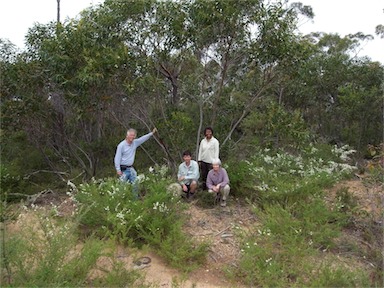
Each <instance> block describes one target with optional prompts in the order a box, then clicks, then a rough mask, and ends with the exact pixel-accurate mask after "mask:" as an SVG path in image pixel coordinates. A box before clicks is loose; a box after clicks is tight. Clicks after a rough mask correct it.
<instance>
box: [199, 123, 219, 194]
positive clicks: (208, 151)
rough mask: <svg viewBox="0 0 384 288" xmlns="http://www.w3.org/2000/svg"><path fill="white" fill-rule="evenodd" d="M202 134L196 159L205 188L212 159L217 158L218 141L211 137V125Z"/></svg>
mask: <svg viewBox="0 0 384 288" xmlns="http://www.w3.org/2000/svg"><path fill="white" fill-rule="evenodd" d="M204 136H205V137H204V139H202V140H201V142H200V147H199V155H198V157H197V161H198V162H199V167H200V171H201V173H200V176H201V180H202V188H203V189H206V182H207V175H208V172H209V170H211V169H212V161H213V159H217V158H219V141H218V140H217V139H216V138H215V137H213V129H212V128H211V127H206V128H205V129H204Z"/></svg>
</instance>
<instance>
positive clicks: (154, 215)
mask: <svg viewBox="0 0 384 288" xmlns="http://www.w3.org/2000/svg"><path fill="white" fill-rule="evenodd" d="M157 171H159V172H154V171H152V173H151V172H150V173H149V174H146V175H145V176H143V177H141V183H140V184H139V187H140V195H141V197H140V199H136V198H135V197H134V196H133V193H132V189H133V187H132V185H131V184H128V183H126V182H121V181H118V180H117V179H103V180H97V181H93V182H91V183H87V184H82V185H80V186H79V187H78V188H77V190H78V191H77V192H76V193H75V194H74V195H75V199H76V201H77V203H78V206H79V213H80V214H81V215H82V217H81V220H80V221H81V223H82V224H83V225H85V226H87V227H88V229H89V230H91V231H92V233H96V234H97V235H99V236H101V237H104V236H107V237H109V238H113V239H116V240H117V241H118V242H120V243H123V244H128V245H134V246H141V245H143V244H146V245H150V246H151V247H153V248H154V249H156V250H157V251H158V253H159V254H160V255H162V256H164V257H165V258H166V259H168V260H169V261H170V263H171V264H173V265H174V266H178V267H183V266H185V268H183V269H187V270H188V269H191V268H192V267H193V265H194V264H193V263H195V264H196V263H200V262H202V261H204V259H205V254H206V251H207V247H208V246H207V245H206V244H204V243H202V244H199V245H197V246H196V245H195V243H192V240H191V239H190V237H188V236H187V235H185V234H184V233H183V232H182V229H181V226H182V223H183V219H184V209H185V207H186V206H185V204H183V203H182V202H181V199H180V197H175V196H174V195H173V194H171V193H168V192H167V191H166V187H168V185H169V184H170V182H171V181H170V180H168V179H167V178H163V176H162V175H164V174H163V173H164V170H163V169H160V170H157ZM187 261H191V262H190V263H189V264H188V265H186V262H187Z"/></svg>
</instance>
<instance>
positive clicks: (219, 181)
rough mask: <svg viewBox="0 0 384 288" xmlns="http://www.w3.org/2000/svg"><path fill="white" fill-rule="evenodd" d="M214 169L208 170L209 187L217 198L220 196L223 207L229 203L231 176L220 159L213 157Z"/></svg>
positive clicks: (209, 190) (210, 191)
mask: <svg viewBox="0 0 384 288" xmlns="http://www.w3.org/2000/svg"><path fill="white" fill-rule="evenodd" d="M212 166H213V169H212V170H211V171H209V172H208V176H207V188H208V192H209V193H213V195H214V196H215V198H216V199H217V198H220V200H221V202H220V205H221V207H225V206H226V205H227V198H228V195H229V191H230V189H231V188H230V187H229V178H228V174H227V171H226V170H225V169H224V168H222V167H221V161H220V159H218V158H217V159H213V161H212Z"/></svg>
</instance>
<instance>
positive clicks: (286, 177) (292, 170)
mask: <svg viewBox="0 0 384 288" xmlns="http://www.w3.org/2000/svg"><path fill="white" fill-rule="evenodd" d="M319 148H322V150H323V152H321V151H319V150H320V149H318V148H316V147H314V146H312V145H310V146H308V147H307V149H306V150H303V151H302V155H292V154H288V153H286V152H284V151H279V152H275V153H273V151H271V150H269V149H265V150H259V151H257V152H255V154H254V155H253V156H252V157H251V158H250V159H249V160H248V161H241V162H240V163H239V162H238V161H237V160H236V163H233V162H232V163H231V165H229V167H228V173H229V178H230V179H231V181H232V178H233V179H234V181H235V182H234V183H235V184H236V185H237V186H236V187H234V191H235V193H236V191H242V192H241V193H243V195H242V196H244V197H247V198H248V199H250V200H251V201H252V202H254V201H256V202H257V203H258V204H259V205H260V206H261V207H263V206H264V205H268V204H270V203H272V204H273V203H274V204H280V205H284V206H289V205H290V204H292V203H295V202H297V201H299V200H304V201H305V200H306V199H309V198H310V197H311V196H312V195H317V194H318V193H320V192H319V191H321V188H324V187H330V186H331V184H332V183H335V181H337V180H338V179H342V178H343V177H345V176H346V175H349V174H350V173H351V172H352V171H353V170H354V169H355V167H354V166H351V165H349V164H347V163H345V162H346V161H348V160H349V155H351V154H352V153H353V152H354V150H350V149H349V147H347V146H345V147H340V148H338V147H336V146H335V147H333V148H332V147H319ZM324 151H325V152H324ZM320 154H321V155H323V156H326V158H318V157H317V155H320ZM327 155H328V156H327ZM336 159H338V162H335V160H336ZM232 186H234V185H232Z"/></svg>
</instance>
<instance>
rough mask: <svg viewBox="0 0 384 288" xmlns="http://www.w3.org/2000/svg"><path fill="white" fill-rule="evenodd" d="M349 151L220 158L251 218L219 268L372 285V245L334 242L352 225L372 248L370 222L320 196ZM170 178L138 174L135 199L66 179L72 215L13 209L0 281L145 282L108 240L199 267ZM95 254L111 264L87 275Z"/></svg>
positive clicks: (274, 283) (275, 280)
mask: <svg viewBox="0 0 384 288" xmlns="http://www.w3.org/2000/svg"><path fill="white" fill-rule="evenodd" d="M352 152H353V151H351V150H350V149H349V148H348V147H341V148H337V147H331V148H328V147H322V148H321V149H318V148H315V147H314V146H310V147H308V148H307V150H306V151H303V152H302V153H301V154H300V155H299V154H296V155H292V154H288V153H285V152H283V151H275V152H272V151H269V150H262V151H259V152H257V153H255V154H254V156H253V157H252V158H251V159H249V160H248V161H240V162H237V163H236V165H235V164H234V163H231V162H228V164H227V165H226V168H227V171H228V173H229V177H230V180H231V188H232V190H231V198H233V197H236V198H238V199H241V200H243V202H247V203H248V204H247V205H250V206H251V207H252V210H253V213H254V214H255V215H256V218H257V219H258V222H257V224H255V226H254V227H251V228H250V229H247V230H241V229H240V230H239V231H238V232H236V233H237V234H236V235H235V236H236V239H240V244H241V257H240V259H239V261H238V262H237V263H234V264H235V265H230V266H223V270H224V271H225V272H226V275H227V277H228V279H229V280H230V279H232V280H233V281H234V282H239V281H240V282H241V283H242V284H243V285H246V286H248V287H375V286H380V285H379V284H380V283H381V281H382V276H381V277H380V275H382V271H383V269H382V263H381V262H380V258H381V257H380V256H381V253H380V251H379V250H377V249H376V250H375V249H365V250H361V249H358V248H357V247H356V245H355V244H354V243H352V242H348V241H347V242H346V241H344V242H343V243H342V244H340V241H338V239H340V235H341V234H342V231H343V229H359V231H362V233H364V235H363V236H364V240H365V241H367V243H375V244H378V243H380V237H377V235H378V233H376V232H377V231H376V230H377V226H375V225H373V224H372V223H373V222H372V221H369V219H368V218H367V217H366V218H361V215H362V213H361V211H359V209H358V208H357V203H356V199H354V198H353V197H352V196H351V194H350V193H349V192H348V191H347V190H339V191H337V193H336V198H335V201H334V203H332V205H329V203H327V202H326V201H325V195H324V189H325V188H329V187H331V186H332V185H333V184H334V183H336V182H337V181H340V180H341V179H343V178H345V177H348V175H351V172H353V171H354V169H355V167H353V166H350V165H349V164H348V156H349V155H350V154H351V153H352ZM171 182H173V181H172V179H169V177H168V172H167V170H166V169H165V168H164V167H156V168H155V169H154V170H153V169H151V171H150V172H149V173H146V174H145V175H140V177H139V191H140V193H139V195H140V197H139V199H135V197H134V196H133V194H132V187H131V185H129V184H126V183H121V182H119V181H118V180H116V179H112V178H108V179H98V180H93V181H90V182H88V183H83V184H81V185H78V186H75V185H74V184H72V183H70V182H69V183H68V184H69V187H70V191H68V193H67V194H68V195H69V196H70V198H71V200H72V201H74V203H75V204H76V210H75V213H74V214H73V215H71V216H68V217H64V218H63V217H59V215H57V214H56V211H55V209H52V210H50V211H46V210H43V209H39V208H38V207H28V208H27V207H24V208H23V209H27V210H29V211H30V210H33V212H34V214H32V215H34V216H33V218H31V219H22V218H23V217H24V216H23V215H25V214H24V213H23V211H20V213H19V216H18V217H15V216H14V215H15V213H14V212H13V214H12V218H13V219H17V221H21V223H25V225H23V227H22V228H21V230H20V231H17V232H16V233H8V234H7V233H4V231H2V232H3V233H2V241H1V243H2V259H1V268H2V279H1V281H2V287H19V286H24V287H42V286H44V287H60V286H65V287H79V286H92V287H122V286H126V287H149V286H146V285H145V284H144V282H143V278H142V275H140V273H138V272H137V271H134V270H129V269H128V270H127V268H126V267H124V266H123V264H122V263H121V262H119V261H118V260H117V259H116V257H113V255H112V254H113V252H111V251H115V250H116V249H117V245H122V246H123V247H130V248H133V249H141V248H144V247H145V248H146V249H147V247H148V248H149V249H152V250H154V251H156V253H157V254H158V255H159V256H161V257H162V258H163V259H164V260H165V261H166V262H167V263H168V264H169V265H170V266H172V267H177V268H178V269H180V270H181V271H182V272H191V271H193V270H194V269H196V268H198V267H201V265H202V264H203V263H205V261H206V257H207V252H208V249H209V245H210V243H198V244H197V243H196V242H195V241H193V239H192V238H191V237H190V236H189V235H186V234H185V232H184V231H183V229H182V227H183V224H184V223H185V221H186V218H185V217H186V214H185V210H186V207H187V204H186V203H185V202H184V201H181V199H180V198H176V197H175V196H174V195H172V194H171V193H168V192H167V188H166V187H168V185H169V184H170V183H171ZM203 196H204V195H201V196H199V197H200V199H199V200H200V202H202V203H205V204H206V205H205V206H206V207H208V206H209V205H210V204H209V205H208V203H212V199H211V198H209V197H206V198H207V199H205V198H204V197H203ZM209 196H211V195H209ZM208 198H209V199H208ZM203 200H204V201H203ZM230 203H231V201H229V205H231V204H230ZM3 204H4V205H3V208H2V209H3V211H6V207H5V206H6V205H5V203H4V202H3ZM205 206H204V205H203V207H202V208H204V207H205ZM4 207H5V208H4ZM7 215H8V216H7ZM9 215H10V214H7V213H4V215H3V220H7V219H8V218H7V217H10V216H9ZM361 219H364V220H361ZM375 229H376V230H375ZM381 240H382V239H381ZM337 251H344V252H345V251H347V252H353V253H355V255H357V256H359V257H361V258H362V259H365V261H370V263H372V265H375V267H376V270H375V271H374V275H373V276H372V274H370V275H369V274H368V273H367V271H365V270H361V269H359V267H354V264H351V265H345V263H343V262H342V261H340V259H339V258H338V256H337V254H336V253H333V252H337ZM100 257H109V259H110V261H111V263H112V264H111V265H110V268H109V269H106V270H104V271H103V273H101V274H96V276H95V274H94V273H92V271H95V270H97V269H99V268H100V267H98V259H100ZM91 275H93V276H91ZM175 285H176V284H175ZM175 287H176V286H175Z"/></svg>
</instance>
